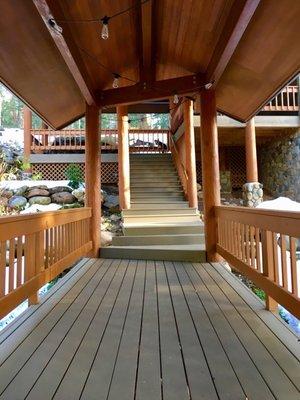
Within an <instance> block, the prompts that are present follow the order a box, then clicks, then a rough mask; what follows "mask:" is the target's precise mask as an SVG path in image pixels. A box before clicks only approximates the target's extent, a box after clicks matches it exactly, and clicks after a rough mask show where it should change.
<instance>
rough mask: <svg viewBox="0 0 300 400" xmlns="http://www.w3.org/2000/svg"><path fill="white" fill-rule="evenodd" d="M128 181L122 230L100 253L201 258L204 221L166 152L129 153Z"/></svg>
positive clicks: (162, 258)
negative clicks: (128, 203)
mask: <svg viewBox="0 0 300 400" xmlns="http://www.w3.org/2000/svg"><path fill="white" fill-rule="evenodd" d="M130 185H131V186H130V193H131V208H130V210H124V211H123V212H122V216H123V233H124V236H117V237H114V238H113V242H112V246H110V247H105V248H103V249H102V250H101V257H103V258H128V259H144V260H147V259H149V260H170V261H199V262H203V261H206V253H205V246H204V233H203V232H204V231H203V223H202V222H201V221H200V218H199V212H198V210H197V209H195V208H189V205H188V202H187V201H186V199H185V197H184V193H183V190H182V187H181V184H180V181H179V178H178V174H177V171H176V169H175V167H174V165H173V162H172V158H171V154H168V153H166V154H132V155H130Z"/></svg>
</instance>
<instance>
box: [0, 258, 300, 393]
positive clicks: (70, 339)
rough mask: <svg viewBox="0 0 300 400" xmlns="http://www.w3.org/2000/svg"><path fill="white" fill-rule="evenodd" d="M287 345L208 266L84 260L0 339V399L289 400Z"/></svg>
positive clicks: (291, 363) (294, 355)
mask: <svg viewBox="0 0 300 400" xmlns="http://www.w3.org/2000/svg"><path fill="white" fill-rule="evenodd" d="M299 360H300V348H299V343H298V338H297V337H296V335H294V334H293V333H292V332H291V331H290V330H289V328H288V327H287V326H286V325H285V324H284V322H282V321H281V320H280V319H279V318H277V317H276V316H275V315H273V314H272V313H270V312H268V311H265V310H264V306H263V304H262V303H261V302H260V301H259V300H258V299H257V298H256V296H255V295H254V294H253V293H252V292H250V291H249V290H248V289H247V288H246V287H245V286H243V284H242V283H241V282H240V281H239V280H237V278H236V277H235V276H233V275H232V274H231V273H229V272H228V271H227V270H226V269H225V268H224V267H223V266H222V265H220V264H214V265H212V264H191V263H172V262H160V261H156V262H153V261H128V260H103V259H102V260H101V259H100V260H98V259H84V260H83V261H81V262H80V263H79V264H77V266H76V267H74V268H73V269H72V270H71V271H70V272H69V273H68V274H67V275H66V276H65V277H64V278H63V279H61V280H60V281H59V283H57V284H56V285H55V286H54V287H53V288H52V289H51V290H50V291H49V292H48V294H47V295H46V296H45V297H44V299H43V301H42V302H41V303H40V304H39V305H37V306H32V307H30V308H29V309H28V310H27V311H26V312H25V313H24V314H23V315H22V316H21V317H20V318H18V319H16V320H15V321H14V322H13V323H12V324H11V325H10V326H8V327H7V328H6V329H5V330H4V331H3V332H1V334H0V365H1V367H0V377H1V378H0V393H1V394H0V399H1V400H2V399H3V400H4V399H6V400H7V399H13V400H18V399H20V400H21V399H25V398H26V399H39V400H40V399H43V400H47V399H61V400H62V399H68V400H69V399H88V400H92V399H97V400H99V399H143V400H148V399H155V400H158V399H162V398H163V399H178V400H184V399H187V400H188V399H193V400H194V399H207V400H214V399H228V400H235V399H246V398H247V399H251V400H254V399H259V400H262V399H264V400H267V399H282V400H297V399H299V398H300V392H299V389H300V362H299Z"/></svg>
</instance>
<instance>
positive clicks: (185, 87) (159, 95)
mask: <svg viewBox="0 0 300 400" xmlns="http://www.w3.org/2000/svg"><path fill="white" fill-rule="evenodd" d="M205 82H206V81H205V77H204V75H203V74H195V75H188V76H183V77H180V78H172V79H165V80H162V81H155V82H153V83H150V84H148V83H146V82H144V83H142V82H139V83H137V84H135V85H132V86H127V87H123V88H118V89H108V90H104V91H102V92H99V93H97V94H96V96H97V104H98V106H99V107H105V106H113V105H118V104H133V103H139V102H141V101H146V100H157V99H165V98H167V97H171V96H173V95H174V92H176V93H177V94H180V95H183V94H185V95H186V94H189V93H194V92H197V91H199V89H201V86H203V85H204V84H205Z"/></svg>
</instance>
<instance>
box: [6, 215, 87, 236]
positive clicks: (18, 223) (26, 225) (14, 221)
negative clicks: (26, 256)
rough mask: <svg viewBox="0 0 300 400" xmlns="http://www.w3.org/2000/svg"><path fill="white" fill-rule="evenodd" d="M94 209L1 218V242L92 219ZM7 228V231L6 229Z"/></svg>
mask: <svg viewBox="0 0 300 400" xmlns="http://www.w3.org/2000/svg"><path fill="white" fill-rule="evenodd" d="M91 215H92V209H91V208H90V207H83V208H77V209H71V210H58V211H46V212H40V213H35V214H26V215H16V216H9V217H0V241H4V240H9V239H11V238H14V237H17V236H21V235H29V234H32V233H36V232H39V231H42V230H44V229H49V228H52V227H53V226H58V225H63V224H66V223H70V222H75V221H79V220H81V219H86V218H90V217H91ZM4 226H5V229H4Z"/></svg>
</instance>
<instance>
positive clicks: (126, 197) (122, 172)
mask: <svg viewBox="0 0 300 400" xmlns="http://www.w3.org/2000/svg"><path fill="white" fill-rule="evenodd" d="M117 116H118V167H119V198H120V206H121V210H128V209H129V208H130V169H129V168H130V165H129V142H128V139H129V135H128V114H127V107H126V106H118V107H117Z"/></svg>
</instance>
